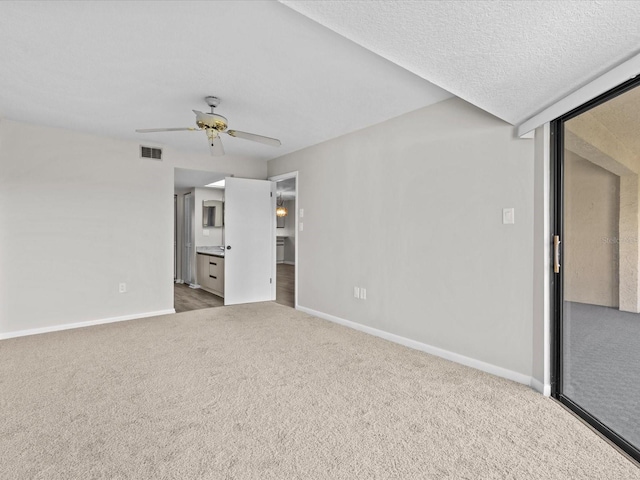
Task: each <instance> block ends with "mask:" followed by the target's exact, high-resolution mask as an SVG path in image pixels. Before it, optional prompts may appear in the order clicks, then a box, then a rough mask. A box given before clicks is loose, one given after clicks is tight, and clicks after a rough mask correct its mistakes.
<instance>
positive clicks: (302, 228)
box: [300, 222, 304, 231]
mask: <svg viewBox="0 0 640 480" xmlns="http://www.w3.org/2000/svg"><path fill="white" fill-rule="evenodd" d="M303 230H304V223H302V222H300V231H303Z"/></svg>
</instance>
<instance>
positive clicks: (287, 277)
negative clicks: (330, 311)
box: [173, 263, 295, 313]
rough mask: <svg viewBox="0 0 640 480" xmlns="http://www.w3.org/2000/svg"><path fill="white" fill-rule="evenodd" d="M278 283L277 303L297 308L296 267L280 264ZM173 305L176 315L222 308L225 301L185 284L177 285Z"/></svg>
mask: <svg viewBox="0 0 640 480" xmlns="http://www.w3.org/2000/svg"><path fill="white" fill-rule="evenodd" d="M277 275H278V276H277V280H276V281H277V283H276V303H279V304H281V305H286V306H287V307H292V308H293V307H294V306H295V301H294V298H295V266H294V265H286V264H284V263H280V264H278V272H277ZM173 292H174V298H173V305H174V308H175V309H176V313H181V312H190V311H191V310H202V309H203V308H211V307H222V306H223V305H224V299H223V298H222V297H218V296H217V295H214V294H212V293H209V292H206V291H204V290H202V289H200V288H189V286H188V285H186V284H183V283H176V284H175V285H174V288H173Z"/></svg>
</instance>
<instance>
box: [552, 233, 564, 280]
mask: <svg viewBox="0 0 640 480" xmlns="http://www.w3.org/2000/svg"><path fill="white" fill-rule="evenodd" d="M561 243H562V241H561V240H560V235H554V236H553V273H560V244H561Z"/></svg>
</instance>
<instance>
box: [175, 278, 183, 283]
mask: <svg viewBox="0 0 640 480" xmlns="http://www.w3.org/2000/svg"><path fill="white" fill-rule="evenodd" d="M174 283H184V280H182V279H181V278H176V279H175V280H174Z"/></svg>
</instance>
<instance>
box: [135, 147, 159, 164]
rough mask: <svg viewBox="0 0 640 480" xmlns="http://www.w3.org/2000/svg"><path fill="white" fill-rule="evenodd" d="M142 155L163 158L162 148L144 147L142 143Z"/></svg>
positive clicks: (155, 158) (143, 156)
mask: <svg viewBox="0 0 640 480" xmlns="http://www.w3.org/2000/svg"><path fill="white" fill-rule="evenodd" d="M140 156H141V157H142V158H152V159H154V160H162V149H160V148H153V147H143V146H142V145H140Z"/></svg>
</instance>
